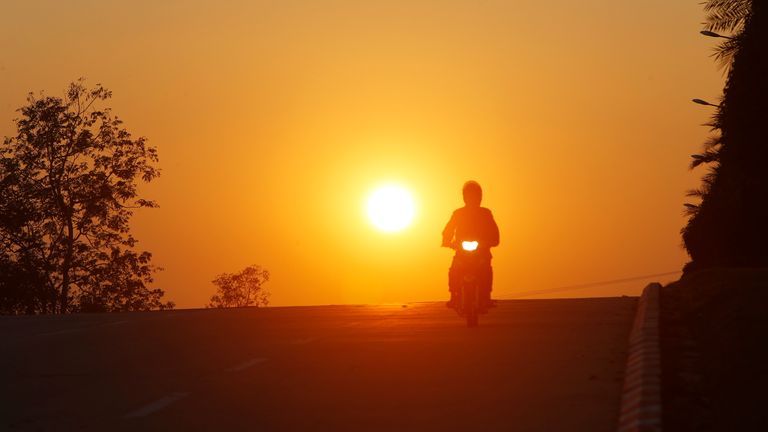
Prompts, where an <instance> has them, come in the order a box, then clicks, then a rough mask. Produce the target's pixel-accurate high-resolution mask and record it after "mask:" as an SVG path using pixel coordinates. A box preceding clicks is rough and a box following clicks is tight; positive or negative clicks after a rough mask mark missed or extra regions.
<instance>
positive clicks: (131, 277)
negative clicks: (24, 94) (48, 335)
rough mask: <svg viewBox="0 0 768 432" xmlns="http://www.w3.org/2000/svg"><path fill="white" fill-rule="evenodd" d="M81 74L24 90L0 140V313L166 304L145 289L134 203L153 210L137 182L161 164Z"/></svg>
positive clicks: (146, 264)
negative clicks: (55, 86)
mask: <svg viewBox="0 0 768 432" xmlns="http://www.w3.org/2000/svg"><path fill="white" fill-rule="evenodd" d="M111 96H112V93H111V92H110V91H109V90H107V89H105V88H104V87H102V86H101V85H96V86H95V87H94V88H87V87H86V85H85V83H84V81H83V80H80V81H77V82H74V83H72V84H71V85H70V86H69V88H68V89H67V91H66V94H65V96H64V97H55V96H45V95H40V96H35V95H33V94H30V95H29V97H28V98H27V104H26V105H25V106H23V107H21V108H20V109H19V110H18V112H19V117H18V118H17V119H15V120H14V122H15V125H16V131H17V134H16V136H12V137H6V138H5V139H4V140H3V142H2V145H0V313H2V314H38V313H47V314H52V313H56V314H63V313H71V312H109V311H135V310H150V309H168V308H172V307H173V306H174V305H173V303H172V302H169V301H166V300H164V298H163V297H164V292H163V290H162V289H159V288H155V287H153V286H152V283H153V274H154V272H155V271H157V270H158V268H157V267H156V266H154V265H153V264H152V254H151V253H150V252H147V251H140V250H137V247H136V246H137V243H138V241H137V240H136V239H135V238H134V237H133V236H132V235H131V231H130V225H129V223H130V220H131V216H132V215H133V212H134V210H136V209H142V208H154V207H157V204H156V203H155V202H154V201H151V200H147V199H144V198H142V197H140V196H139V192H138V185H139V182H140V181H141V182H151V181H152V180H153V179H155V178H156V177H157V176H158V175H159V174H160V171H159V169H158V168H157V163H158V155H157V150H156V148H155V147H152V146H150V145H148V144H147V140H146V138H144V137H134V136H133V135H131V134H130V133H129V132H128V131H127V130H126V129H125V128H124V127H123V124H122V121H121V120H120V119H119V118H118V117H117V116H115V115H113V114H112V112H111V111H110V109H109V108H108V107H105V106H103V104H104V102H105V101H107V100H108V99H109V98H110V97H111Z"/></svg>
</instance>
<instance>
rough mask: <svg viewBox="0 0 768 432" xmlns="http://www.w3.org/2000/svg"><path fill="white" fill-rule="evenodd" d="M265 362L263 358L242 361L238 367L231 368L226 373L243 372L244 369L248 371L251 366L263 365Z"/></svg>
mask: <svg viewBox="0 0 768 432" xmlns="http://www.w3.org/2000/svg"><path fill="white" fill-rule="evenodd" d="M265 361H267V359H265V358H252V359H250V360H247V361H244V362H242V363H240V364H239V365H236V366H232V367H231V368H227V369H226V371H227V372H240V371H243V370H245V369H248V368H249V367H251V366H255V365H257V364H259V363H264V362H265Z"/></svg>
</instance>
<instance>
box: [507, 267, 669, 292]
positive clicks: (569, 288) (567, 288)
mask: <svg viewBox="0 0 768 432" xmlns="http://www.w3.org/2000/svg"><path fill="white" fill-rule="evenodd" d="M678 273H682V270H676V271H670V272H664V273H655V274H649V275H643V276H633V277H628V278H622V279H613V280H608V281H601V282H590V283H585V284H578V285H566V286H561V287H557V288H545V289H538V290H530V291H521V292H518V293H515V294H513V295H512V297H508V298H520V297H530V296H533V295H538V294H551V293H556V292H562V291H572V290H578V289H583V288H591V287H596V286H602V285H613V284H617V283H622V282H632V281H636V280H643V279H650V278H654V277H660V276H671V275H674V274H678Z"/></svg>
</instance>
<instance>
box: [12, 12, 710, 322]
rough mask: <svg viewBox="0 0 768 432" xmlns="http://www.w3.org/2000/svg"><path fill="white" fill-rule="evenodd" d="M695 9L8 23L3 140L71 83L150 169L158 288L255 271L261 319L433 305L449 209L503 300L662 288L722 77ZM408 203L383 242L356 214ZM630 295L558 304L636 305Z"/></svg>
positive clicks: (192, 295)
mask: <svg viewBox="0 0 768 432" xmlns="http://www.w3.org/2000/svg"><path fill="white" fill-rule="evenodd" d="M700 8H701V6H700V5H699V1H698V0H690V1H686V2H670V1H668V0H648V1H644V2H617V1H608V0H600V1H596V0H583V1H579V2H574V1H572V0H552V1H550V2H540V1H532V0H522V1H508V0H486V1H482V2H481V1H468V0H465V1H459V0H431V1H427V0H402V1H401V0H368V1H359V0H346V1H343V0H336V1H330V0H302V1H298V0H281V1H266V0H265V1H224V2H214V1H189V0H185V1H162V2H155V1H130V2H109V1H95V0H94V1H84V0H81V1H68V2H60V1H53V0H51V1H28V0H18V1H17V0H10V1H4V2H3V7H2V13H0V136H5V135H11V134H13V133H14V130H13V125H12V123H11V119H12V118H14V117H15V116H16V114H15V112H14V110H15V109H16V108H18V107H19V106H21V105H22V104H23V103H24V97H25V95H26V93H27V92H29V91H39V90H45V91H46V93H48V94H56V95H60V94H63V89H64V88H65V87H66V85H67V83H68V82H70V81H72V80H75V79H77V78H78V77H80V76H84V77H86V78H87V79H88V81H89V83H90V84H95V83H97V82H99V83H102V84H104V85H105V86H106V87H108V88H109V89H111V90H112V91H113V92H114V98H113V99H112V100H111V101H110V105H111V106H112V107H113V109H114V111H115V113H117V114H118V115H119V116H120V117H121V118H123V119H124V120H125V122H126V123H125V125H126V127H127V128H128V129H129V130H130V131H131V132H132V133H134V134H136V135H144V136H147V137H148V138H149V140H150V143H152V144H153V145H155V146H157V147H158V149H159V152H160V166H161V168H162V170H163V172H162V176H161V177H160V178H159V179H158V180H157V181H156V182H154V183H152V184H151V185H148V186H146V187H144V188H143V191H144V194H145V195H146V196H147V197H148V198H151V199H156V200H157V201H159V203H160V205H161V208H160V209H157V210H144V211H141V212H139V213H138V214H137V215H136V217H135V219H134V224H133V226H134V230H135V235H136V237H137V238H138V239H139V240H140V245H139V246H140V247H141V248H144V249H146V250H149V251H152V252H153V253H154V257H155V263H156V264H157V265H160V266H162V267H164V268H165V271H164V272H162V273H160V274H158V275H157V285H158V286H159V287H162V288H164V289H165V290H166V293H167V296H168V298H169V299H171V300H174V301H176V302H177V305H178V306H179V307H199V306H202V305H203V304H204V303H205V302H206V301H207V299H208V298H209V297H210V295H211V294H212V293H213V291H214V287H213V285H211V283H210V281H211V280H212V279H213V278H214V277H215V276H216V274H218V273H221V272H234V271H238V270H240V269H242V268H243V267H244V266H246V265H248V264H252V263H256V264H261V265H263V266H265V267H266V268H268V269H269V270H270V271H271V272H272V275H273V280H272V281H271V282H269V283H268V284H267V287H268V288H269V289H270V290H271V291H272V293H273V295H272V304H273V305H294V304H327V303H379V302H405V301H420V300H437V299H441V298H444V297H446V296H447V291H446V289H447V288H446V273H447V267H448V265H449V263H450V256H451V252H450V251H449V250H447V249H440V248H438V245H439V242H440V235H439V234H440V231H441V230H442V228H443V225H444V224H445V222H446V221H447V220H448V217H449V216H450V212H451V211H452V210H453V209H454V208H456V207H458V206H460V205H461V195H460V188H461V185H462V183H463V182H464V181H466V180H468V179H475V180H477V181H479V182H480V183H481V184H482V185H483V187H484V189H485V200H484V205H485V206H487V207H490V208H491V209H492V210H493V211H494V214H495V216H496V219H497V222H498V224H499V227H500V229H501V245H500V247H498V248H497V249H496V250H495V252H494V256H495V259H494V264H495V278H496V279H495V293H496V297H500V298H504V297H513V296H515V294H516V293H520V292H523V291H530V290H536V289H545V288H551V287H558V286H563V285H571V284H578V283H584V282H591V281H600V280H609V279H617V278H622V277H628V276H635V275H643V274H649V273H660V272H665V271H670V270H676V269H679V268H680V267H681V265H682V264H683V263H684V262H685V261H686V255H685V252H684V251H683V249H682V248H681V246H680V244H681V240H680V236H679V231H680V229H681V228H682V226H683V225H684V221H685V220H684V218H683V216H682V208H683V207H682V204H683V202H684V200H685V197H684V192H685V191H686V190H687V189H690V188H692V187H694V186H695V185H696V184H697V183H698V178H699V176H700V174H701V173H700V172H690V171H687V164H688V162H689V155H690V154H691V153H694V152H696V151H698V149H699V147H700V145H701V143H703V142H704V140H705V137H706V136H707V129H706V128H705V127H701V126H700V125H701V124H702V123H704V122H706V121H707V120H708V117H709V115H710V113H711V112H710V111H709V110H707V109H706V108H703V107H700V106H697V105H694V104H692V103H691V102H690V99H691V98H694V97H699V98H704V99H709V100H711V101H716V100H717V97H718V95H719V94H720V89H721V87H722V82H723V77H722V74H721V72H720V71H719V70H717V69H716V66H715V64H714V63H713V61H712V59H711V58H710V57H709V54H710V52H711V51H710V50H711V48H712V46H713V42H714V41H713V40H712V39H707V38H704V37H702V36H700V35H699V34H698V31H699V30H700V29H701V24H700V23H701V22H702V21H703V14H702V12H701V10H700ZM384 181H397V182H399V183H401V184H403V185H406V186H408V187H409V188H410V189H411V190H412V192H413V194H414V195H415V198H416V200H417V206H418V212H417V216H416V219H415V221H414V224H413V225H412V226H411V227H410V228H409V229H407V230H405V231H403V232H401V233H398V234H394V235H393V234H383V233H380V232H378V231H376V230H375V229H373V228H372V227H371V226H370V224H368V222H367V220H366V219H365V215H364V211H363V203H364V200H365V197H366V194H367V193H369V191H370V190H371V189H372V188H373V187H374V186H375V185H376V184H379V183H381V182H384ZM644 283H645V282H633V283H625V284H620V285H612V286H605V287H599V288H591V289H584V290H578V291H571V292H567V293H562V294H556V295H567V296H604V295H621V294H633V295H634V294H637V293H638V292H639V291H640V290H641V289H642V287H643V285H644Z"/></svg>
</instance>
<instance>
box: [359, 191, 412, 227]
mask: <svg viewBox="0 0 768 432" xmlns="http://www.w3.org/2000/svg"><path fill="white" fill-rule="evenodd" d="M367 210H368V219H369V220H370V221H371V223H372V224H373V225H374V226H375V227H376V228H378V229H380V230H382V231H386V232H395V231H400V230H402V229H404V228H406V227H407V226H408V225H410V224H411V221H412V220H413V215H414V213H415V206H414V203H413V198H412V197H411V194H410V193H409V192H408V191H407V190H406V189H404V188H402V187H400V186H395V185H388V186H382V187H379V188H378V189H376V190H374V191H373V193H371V195H370V196H369V197H368V206H367Z"/></svg>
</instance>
